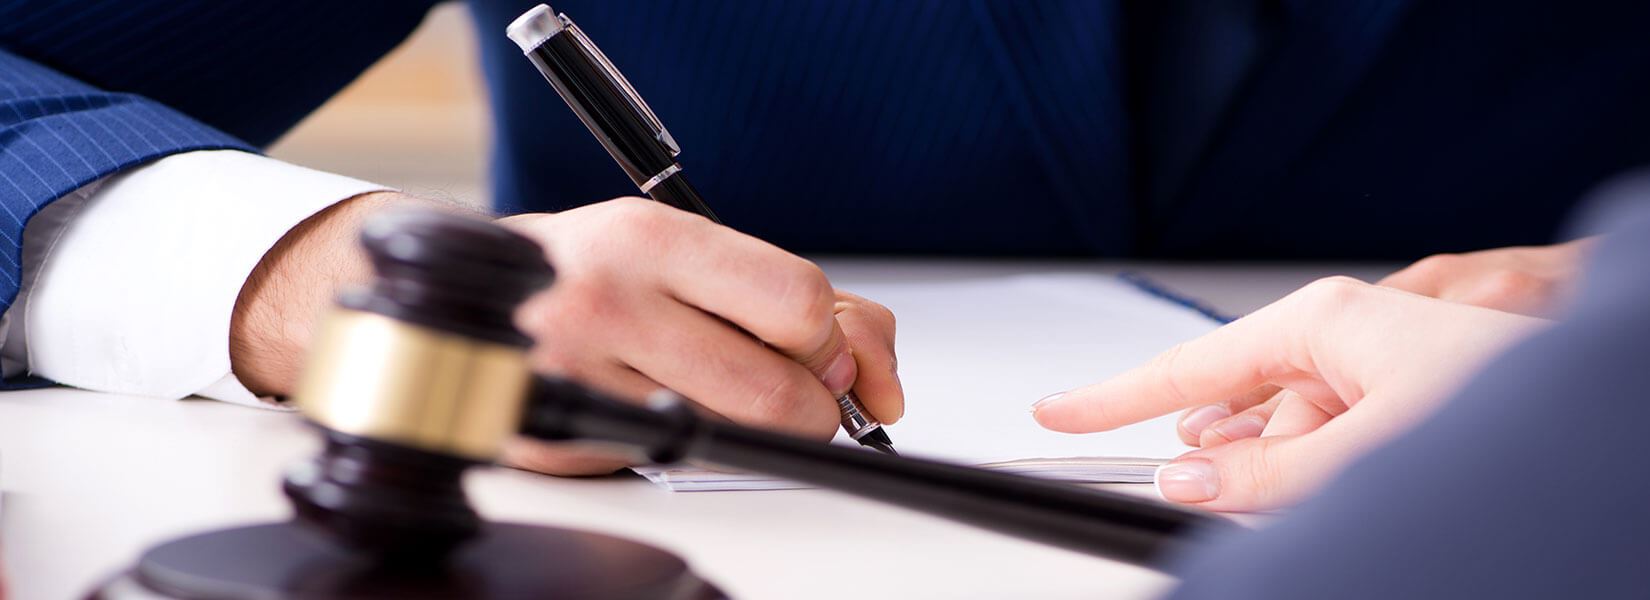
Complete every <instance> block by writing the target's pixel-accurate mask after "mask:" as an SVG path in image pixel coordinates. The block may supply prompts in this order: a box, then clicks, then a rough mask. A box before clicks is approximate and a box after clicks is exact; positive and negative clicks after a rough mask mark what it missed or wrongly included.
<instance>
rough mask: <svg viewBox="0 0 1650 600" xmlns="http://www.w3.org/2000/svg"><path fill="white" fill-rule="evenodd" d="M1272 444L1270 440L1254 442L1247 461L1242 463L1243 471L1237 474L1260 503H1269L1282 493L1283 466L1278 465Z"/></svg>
mask: <svg viewBox="0 0 1650 600" xmlns="http://www.w3.org/2000/svg"><path fill="white" fill-rule="evenodd" d="M1272 444H1273V441H1272V438H1258V439H1256V440H1254V442H1253V446H1252V447H1251V448H1250V449H1249V452H1248V457H1247V460H1245V461H1243V463H1242V464H1243V470H1242V471H1241V472H1240V473H1238V475H1239V476H1240V477H1242V478H1244V480H1245V485H1247V486H1248V487H1249V491H1250V493H1251V494H1253V495H1254V497H1255V498H1256V500H1258V501H1260V502H1262V503H1270V502H1271V501H1273V500H1276V499H1278V498H1279V497H1280V496H1281V495H1282V493H1283V473H1284V470H1283V465H1280V464H1278V460H1277V456H1276V453H1275V452H1273V450H1272V449H1273V445H1272Z"/></svg>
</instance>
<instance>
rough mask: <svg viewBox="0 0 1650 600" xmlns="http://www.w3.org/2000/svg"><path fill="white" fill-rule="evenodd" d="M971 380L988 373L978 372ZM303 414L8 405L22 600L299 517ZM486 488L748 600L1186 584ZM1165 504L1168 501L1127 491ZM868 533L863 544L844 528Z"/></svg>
mask: <svg viewBox="0 0 1650 600" xmlns="http://www.w3.org/2000/svg"><path fill="white" fill-rule="evenodd" d="M822 262H823V265H824V266H825V269H826V271H827V272H828V273H830V274H831V275H832V278H833V280H834V281H836V282H837V284H838V285H840V286H841V287H844V288H846V289H850V290H851V289H853V285H854V283H855V282H867V281H888V280H899V281H910V282H916V281H925V280H945V279H951V278H959V277H977V276H981V275H1007V274H1012V273H1018V272H1028V271H1035V272H1059V271H1080V272H1089V273H1094V272H1110V271H1115V270H1118V269H1120V268H1129V269H1134V270H1138V271H1141V272H1144V273H1146V274H1148V275H1150V276H1152V277H1154V278H1155V279H1156V280H1158V281H1160V282H1162V283H1164V284H1166V285H1168V286H1170V287H1172V288H1174V289H1176V290H1178V291H1181V292H1183V293H1185V294H1187V295H1190V296H1193V297H1197V298H1200V299H1202V300H1205V301H1207V302H1209V303H1210V304H1212V305H1214V306H1216V307H1218V308H1220V309H1221V310H1224V311H1228V312H1234V313H1241V312H1245V311H1248V310H1252V309H1254V308H1256V307H1258V306H1261V305H1264V304H1265V303H1267V302H1269V301H1270V300H1272V299H1275V298H1276V297H1278V296H1280V295H1282V294H1284V293H1287V292H1288V291H1290V290H1292V289H1295V288H1296V287H1299V286H1300V285H1302V284H1304V283H1306V282H1308V281H1310V280H1312V279H1314V278H1316V277H1319V276H1323V275H1327V274H1336V273H1341V274H1351V275H1354V276H1359V277H1362V278H1365V279H1369V278H1372V277H1378V276H1380V275H1381V274H1383V273H1385V272H1388V271H1390V270H1391V267H1390V266H1389V265H1339V266H1335V265H1258V266H1257V265H1230V266H1208V265H1201V266H1200V265H1125V264H1119V263H1091V262H1064V263H1048V262H1039V263H1024V262H1002V261H991V262H957V261H872V260H862V259H854V260H825V261H822ZM957 368H958V369H969V368H971V367H970V366H969V365H958V366H957ZM316 446H317V445H316V442H315V440H314V436H313V434H311V433H310V432H309V431H307V430H306V429H305V428H303V427H302V426H301V425H300V423H299V422H298V420H297V418H296V417H295V416H293V415H290V414H282V413H276V412H267V411H259V410H254V409H247V408H241V407H236V406H231V405H226V404H220V403H215V402H210V401H204V400H184V401H179V402H158V401H154V400H148V399H142V398H133V397H124V396H115V395H106V394H96V393H89V392H82V391H76V390H69V389H61V388H58V389H46V390H38V391H26V392H6V393H0V492H3V493H4V498H3V500H0V556H3V559H4V562H3V564H4V568H5V570H6V577H5V580H6V581H7V582H8V583H9V585H10V590H9V591H10V592H11V594H12V595H11V596H10V597H11V598H18V599H30V600H32V599H54V598H72V597H77V596H79V595H81V594H83V593H84V592H85V591H87V589H88V587H89V586H91V585H93V584H94V583H95V582H96V581H98V580H99V579H100V578H102V577H105V576H107V575H108V574H110V573H112V572H114V571H116V570H118V569H121V568H123V567H124V566H126V565H128V564H129V563H130V562H131V561H133V560H134V559H135V558H136V556H137V555H138V553H139V552H140V551H141V550H142V549H144V548H145V547H147V546H149V545H152V544H155V543H157V542H161V541H164V540H167V539H170V538H173V537H177V536H180V535H183V534H187V533H191V532H197V531H201V530H205V529H209V528H214V527H222V526H229V525H235V524H241V523H246V522H249V521H258V520H274V519H283V518H285V517H286V516H287V514H288V511H287V506H286V502H285V499H284V498H283V497H282V496H281V494H280V491H279V475H280V473H281V472H282V471H283V469H284V468H285V467H286V466H287V465H289V464H291V463H293V462H294V461H297V460H299V459H300V458H302V457H305V456H308V455H309V454H311V453H312V452H313V451H314V449H315V448H316ZM478 471H479V472H475V473H472V474H471V475H470V476H469V481H468V484H469V489H470V493H471V497H472V499H473V501H474V502H475V503H476V505H477V508H478V509H479V510H480V511H481V512H482V513H483V514H484V515H487V516H488V517H490V518H492V519H496V520H510V521H521V522H533V523H544V524H551V525H561V526H568V527H578V528H586V529H592V530H599V531H603V532H607V533H612V534H617V535H621V536H627V537H631V538H635V539H639V540H644V541H647V542H649V543H652V544H655V545H659V546H662V547H664V548H667V549H669V550H672V551H674V552H676V553H678V554H680V555H682V556H683V557H685V558H686V559H687V560H688V561H689V562H690V563H691V564H692V565H693V567H694V568H695V570H697V571H698V572H699V573H700V574H701V575H702V576H704V577H706V578H707V579H709V580H711V581H713V582H715V583H716V584H717V585H719V586H721V587H722V588H723V589H724V590H725V591H727V592H729V593H730V594H732V595H733V596H734V597H736V598H796V599H805V598H836V597H841V596H842V595H843V593H844V590H843V589H842V588H841V583H842V582H841V580H840V578H839V577H838V576H836V575H835V573H836V572H837V571H838V570H840V569H841V568H842V566H843V565H844V564H847V563H855V564H858V565H859V570H860V573H861V575H862V576H863V579H862V581H861V582H860V583H861V584H862V585H864V586H865V589H871V590H877V593H876V595H877V596H878V597H886V598H1011V597H1012V598H1079V597H1081V598H1094V597H1110V598H1137V597H1151V596H1155V595H1157V594H1159V593H1161V592H1162V591H1164V590H1165V589H1167V588H1168V586H1170V585H1171V584H1172V580H1171V579H1170V578H1168V577H1166V576H1163V575H1159V574H1156V573H1154V572H1152V571H1149V570H1146V569H1142V568H1137V567H1132V566H1127V565H1123V564H1119V563H1113V562H1108V561H1105V560H1101V559H1097V558H1091V557H1088V556H1086V555H1081V554H1077V553H1073V552H1067V551H1063V550H1056V549H1051V548H1045V547H1042V546H1039V545H1036V544H1032V543H1028V542H1022V541H1019V540H1017V539H1013V538H1009V537H1005V536H1001V535H997V534H993V533H988V532H984V531H980V530H976V529H972V528H969V527H966V526H962V525H957V524H954V523H951V522H949V521H944V520H941V519H937V518H932V517H927V516H924V515H920V514H917V513H914V512H910V511H906V510H902V509H898V508H892V507H887V506H883V505H880V504H876V503H873V502H870V501H865V500H860V499H857V498H853V497H850V496H846V495H842V494H837V493H833V492H827V491H821V490H797V491H779V492H755V493H701V494H691V493H684V494H671V493H667V492H663V491H660V490H658V489H655V488H654V487H652V486H650V485H649V484H647V483H646V482H645V481H643V480H642V479H640V478H638V477H634V476H629V475H625V476H613V477H605V478H595V479H561V478H554V477H546V476H540V475H535V474H530V473H525V472H519V471H513V470H508V469H486V470H478ZM1112 487H1113V489H1119V490H1122V491H1125V492H1129V493H1137V494H1142V495H1149V494H1150V493H1151V491H1150V488H1149V486H1141V485H1136V486H1112ZM844 521H849V522H854V523H857V525H858V526H857V527H856V530H857V531H861V532H864V531H871V532H877V533H876V535H874V536H872V537H870V538H867V539H863V540H862V539H859V538H856V537H854V536H852V535H850V534H849V533H848V532H845V531H842V530H841V529H839V528H838V527H836V526H834V524H835V523H839V522H844Z"/></svg>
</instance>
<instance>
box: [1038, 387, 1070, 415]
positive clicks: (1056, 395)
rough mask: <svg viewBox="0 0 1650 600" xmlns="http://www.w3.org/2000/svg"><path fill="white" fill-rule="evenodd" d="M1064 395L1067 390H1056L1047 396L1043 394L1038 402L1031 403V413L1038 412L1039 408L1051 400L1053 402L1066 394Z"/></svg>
mask: <svg viewBox="0 0 1650 600" xmlns="http://www.w3.org/2000/svg"><path fill="white" fill-rule="evenodd" d="M1064 395H1066V393H1065V392H1054V393H1052V394H1049V395H1047V396H1043V397H1042V398H1039V399H1037V401H1036V402H1032V403H1031V414H1037V409H1039V408H1042V407H1043V406H1045V405H1047V404H1048V403H1050V402H1053V401H1055V400H1059V399H1060V397H1061V396H1064Z"/></svg>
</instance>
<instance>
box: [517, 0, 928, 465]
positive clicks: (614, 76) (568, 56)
mask: <svg viewBox="0 0 1650 600" xmlns="http://www.w3.org/2000/svg"><path fill="white" fill-rule="evenodd" d="M505 34H506V35H508V36H510V39H511V40H513V41H514V42H515V43H516V45H517V46H521V51H522V53H523V54H525V55H527V58H528V60H531V61H532V62H533V66H535V67H538V69H539V72H540V73H543V74H544V78H545V79H546V80H548V81H549V82H550V85H551V86H552V87H554V88H556V93H558V94H561V97H562V99H563V100H566V101H567V106H568V107H569V108H571V109H573V113H574V114H576V115H578V117H579V120H580V121H583V122H584V125H585V127H588V128H590V133H591V134H592V135H595V136H596V139H597V140H598V141H600V142H601V143H602V146H603V147H605V148H607V153H608V154H611V155H613V160H616V161H618V162H619V167H620V168H623V169H624V172H625V174H626V175H629V176H630V181H631V182H633V183H635V184H636V187H637V188H639V189H641V191H642V193H644V194H647V195H648V196H651V197H652V198H653V199H654V200H657V201H659V202H663V203H665V204H668V205H671V206H674V207H676V208H679V209H682V210H685V211H689V212H693V213H697V214H700V215H703V216H704V217H705V218H707V219H710V220H711V221H712V222H716V223H721V222H722V221H721V219H718V218H716V213H714V212H712V211H711V210H710V205H708V204H705V200H704V198H701V197H699V192H698V191H697V190H695V189H693V186H692V185H690V184H689V183H688V181H687V177H686V176H685V175H683V174H682V165H681V163H679V162H676V155H678V154H681V152H682V148H681V147H680V146H678V145H677V144H676V139H675V138H672V137H670V132H669V131H667V130H665V126H664V124H662V123H660V122H659V118H658V117H657V116H654V114H653V109H650V108H648V106H647V103H646V102H644V101H642V97H641V95H640V94H637V93H636V89H635V88H633V87H631V85H630V82H629V81H626V80H625V78H624V75H621V74H620V73H619V70H618V69H616V68H614V66H613V63H612V61H609V60H608V59H607V56H606V55H604V54H602V51H601V50H600V49H598V48H596V44H595V43H593V42H591V41H590V38H589V37H588V36H586V35H585V34H584V32H583V31H580V30H579V28H578V26H577V25H574V24H573V20H572V19H569V18H567V15H565V14H563V15H558V14H556V13H555V12H554V11H552V10H550V7H549V6H546V5H543V4H540V5H538V6H535V7H533V8H531V9H528V11H527V12H525V13H522V15H521V16H520V17H516V20H515V21H513V22H511V23H510V26H509V27H507V28H506V29H505ZM837 408H838V409H839V411H840V412H841V414H842V428H843V429H844V430H845V431H847V432H848V435H849V437H852V438H853V439H854V441H857V442H859V443H860V444H862V445H864V446H866V447H869V448H874V449H877V450H881V451H883V452H886V453H889V454H897V453H896V452H894V442H893V440H892V439H890V438H889V437H888V432H886V431H883V428H882V423H880V422H878V421H877V420H876V419H875V418H873V417H871V415H870V413H869V412H867V411H866V410H865V405H864V404H861V403H860V401H859V397H858V396H856V395H854V393H853V392H852V391H849V392H847V393H845V394H843V395H842V396H841V397H840V398H837Z"/></svg>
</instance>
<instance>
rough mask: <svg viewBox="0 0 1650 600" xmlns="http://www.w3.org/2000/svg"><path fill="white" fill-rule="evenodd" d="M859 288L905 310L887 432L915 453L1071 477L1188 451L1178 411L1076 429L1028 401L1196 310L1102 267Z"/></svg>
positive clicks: (1134, 479) (1152, 339)
mask: <svg viewBox="0 0 1650 600" xmlns="http://www.w3.org/2000/svg"><path fill="white" fill-rule="evenodd" d="M849 291H852V292H854V293H857V294H860V295H862V296H865V297H867V298H871V299H873V300H875V301H877V302H881V303H883V304H884V305H886V306H888V307H889V308H890V309H892V310H893V311H894V313H895V314H896V315H898V318H899V331H898V337H899V342H898V351H899V364H900V377H901V380H902V381H903V383H904V386H905V394H906V413H905V417H904V419H902V420H901V421H900V422H899V423H898V424H896V425H892V426H889V427H888V433H889V435H890V436H892V437H893V439H894V445H895V447H896V448H898V449H899V451H900V452H901V453H902V454H905V455H908V456H921V457H925V458H933V459H938V460H944V461H948V462H955V463H959V464H968V465H977V466H982V467H986V468H990V469H994V470H1001V471H1008V472H1014V473H1020V474H1025V475H1032V476H1037V477H1045V478H1049V479H1057V480H1062V481H1075V482H1091V483H1106V482H1113V483H1140V482H1150V481H1151V479H1152V473H1153V471H1154V470H1155V469H1156V467H1157V466H1158V465H1160V464H1162V463H1163V461H1164V460H1165V459H1168V458H1172V457H1174V456H1176V455H1178V454H1180V453H1182V452H1185V451H1186V450H1188V448H1186V447H1185V446H1184V445H1182V444H1181V442H1180V440H1179V438H1178V437H1176V435H1175V433H1174V423H1175V418H1176V416H1175V415H1166V416H1164V417H1160V418H1157V419H1153V420H1151V421H1146V422H1144V423H1139V424H1136V425H1131V426H1129V427H1124V428H1122V429H1118V430H1115V431H1109V432H1104V433H1096V434H1087V435H1069V434H1061V433H1055V432H1051V431H1048V430H1045V429H1043V428H1041V427H1039V426H1038V425H1037V424H1036V422H1035V421H1033V420H1032V419H1031V413H1030V410H1029V409H1030V406H1031V403H1032V402H1034V401H1036V400H1037V399H1039V398H1041V397H1043V396H1046V395H1048V394H1050V393H1052V392H1056V391H1060V390H1066V389H1071V388H1074V387H1077V386H1081V385H1085V384H1089V383H1094V382H1097V381H1100V380H1102V379H1105V378H1106V377H1109V376H1111V375H1114V374H1117V373H1119V372H1121V371H1123V370H1125V369H1128V368H1130V367H1133V366H1136V365H1138V364H1140V363H1142V362H1144V361H1146V360H1147V359H1149V358H1151V357H1152V356H1154V355H1156V354H1157V353H1159V352H1161V351H1163V350H1166V349H1168V348H1169V347H1170V346H1172V345H1174V344H1175V343H1177V342H1180V341H1183V340H1186V339H1190V338H1193V337H1196V336H1198V335H1202V334H1204V333H1207V332H1209V331H1210V330H1212V329H1214V328H1215V327H1216V323H1215V322H1214V321H1212V320H1211V319H1209V318H1208V317H1205V316H1203V315H1201V314H1199V313H1198V312H1196V311H1194V310H1192V309H1189V308H1187V307H1185V306H1182V305H1180V304H1177V303H1174V302H1170V301H1168V300H1164V299H1162V298H1160V297H1158V296H1155V295H1153V294H1149V293H1147V292H1144V291H1142V290H1140V289H1139V288H1137V287H1135V286H1134V285H1132V284H1130V283H1127V282H1125V281H1122V280H1120V279H1118V278H1116V277H1114V276H1110V275H1101V274H1093V275H1088V274H1058V275H1022V276H1016V277H1007V278H986V279H961V280H956V279H953V280H936V281H899V282H889V283H876V284H869V285H860V286H854V287H851V288H850V289H849ZM836 442H837V443H850V444H851V442H848V441H847V440H844V439H840V437H839V439H838V440H837V441H836ZM637 472H638V473H641V474H642V475H644V476H646V477H647V478H648V479H650V480H652V481H653V482H655V483H658V484H660V485H663V486H665V487H667V488H669V489H671V490H675V491H731V490H770V489H789V488H796V487H802V486H800V485H797V484H795V483H792V482H788V481H783V480H777V479H773V478H770V477H765V476H762V475H755V474H743V473H727V472H719V471H716V470H711V469H706V468H701V467H698V466H693V465H676V466H671V467H645V468H638V469H637Z"/></svg>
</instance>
